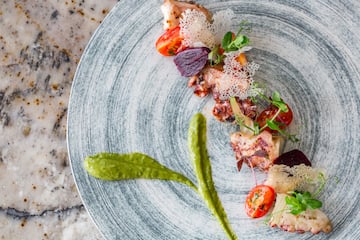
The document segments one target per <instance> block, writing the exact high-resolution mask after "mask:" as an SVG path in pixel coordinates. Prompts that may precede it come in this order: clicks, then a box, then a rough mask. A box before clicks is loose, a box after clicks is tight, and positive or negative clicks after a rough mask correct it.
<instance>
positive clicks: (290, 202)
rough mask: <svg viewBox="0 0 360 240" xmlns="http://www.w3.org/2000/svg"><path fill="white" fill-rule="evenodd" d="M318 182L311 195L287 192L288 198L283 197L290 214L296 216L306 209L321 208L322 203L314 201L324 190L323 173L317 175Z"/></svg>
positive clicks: (308, 193) (324, 179)
mask: <svg viewBox="0 0 360 240" xmlns="http://www.w3.org/2000/svg"><path fill="white" fill-rule="evenodd" d="M318 181H319V183H320V185H319V187H318V189H317V190H316V191H315V193H313V194H311V193H310V192H308V191H306V192H304V193H301V192H297V191H291V192H288V194H289V196H286V197H285V202H286V205H287V209H288V210H289V211H290V213H291V214H294V215H298V214H300V213H302V212H303V211H306V209H317V208H321V207H322V202H321V201H320V200H318V199H316V198H317V197H318V196H319V194H320V192H321V191H322V190H323V189H324V186H325V183H326V178H325V175H324V173H322V172H320V173H319V175H318Z"/></svg>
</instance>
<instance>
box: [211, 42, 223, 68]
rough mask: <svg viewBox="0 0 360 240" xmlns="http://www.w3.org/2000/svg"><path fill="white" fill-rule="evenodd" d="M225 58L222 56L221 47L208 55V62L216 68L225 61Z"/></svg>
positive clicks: (217, 47) (215, 48)
mask: <svg viewBox="0 0 360 240" xmlns="http://www.w3.org/2000/svg"><path fill="white" fill-rule="evenodd" d="M224 58H225V56H224V55H223V54H220V47H219V46H216V47H214V48H213V49H212V50H211V52H209V54H208V60H209V64H210V66H215V65H218V64H220V63H221V62H222V61H223V60H224Z"/></svg>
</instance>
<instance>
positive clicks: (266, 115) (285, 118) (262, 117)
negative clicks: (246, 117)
mask: <svg viewBox="0 0 360 240" xmlns="http://www.w3.org/2000/svg"><path fill="white" fill-rule="evenodd" d="M286 106H287V108H288V111H287V112H280V113H279V115H278V116H277V117H276V118H275V121H276V122H277V123H279V127H280V129H284V128H286V127H287V126H289V125H290V123H291V122H292V120H293V112H292V110H291V108H290V107H289V105H287V104H286ZM278 110H279V109H278V108H277V107H276V106H274V105H270V106H269V107H268V108H266V109H265V110H264V111H262V112H261V113H260V114H259V116H258V117H257V118H256V122H257V123H259V125H260V128H262V127H263V126H265V124H266V120H267V119H268V120H270V119H272V118H273V117H274V115H275V114H276V112H277V111H278ZM265 130H267V131H269V132H272V133H274V132H276V131H274V130H271V129H270V128H265Z"/></svg>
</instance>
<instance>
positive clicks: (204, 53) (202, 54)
mask: <svg viewBox="0 0 360 240" xmlns="http://www.w3.org/2000/svg"><path fill="white" fill-rule="evenodd" d="M209 52H210V50H209V49H208V48H205V47H200V48H189V49H185V50H184V51H181V52H179V53H178V54H177V55H176V56H175V57H174V63H175V65H176V67H177V69H178V70H179V72H180V74H181V76H184V77H192V76H195V75H196V74H198V73H199V72H200V71H201V70H202V69H203V68H204V66H205V64H206V63H207V60H208V54H209Z"/></svg>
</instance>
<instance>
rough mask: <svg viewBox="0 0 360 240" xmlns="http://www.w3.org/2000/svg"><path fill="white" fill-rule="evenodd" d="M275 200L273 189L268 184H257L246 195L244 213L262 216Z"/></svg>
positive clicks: (256, 216)
mask: <svg viewBox="0 0 360 240" xmlns="http://www.w3.org/2000/svg"><path fill="white" fill-rule="evenodd" d="M274 201H275V191H274V189H273V188H272V187H270V186H268V185H257V186H256V187H254V188H253V189H252V190H251V191H250V193H249V194H248V195H247V197H246V202H245V210H246V214H247V215H248V216H249V217H252V218H259V217H262V216H264V215H265V214H266V213H267V212H268V211H269V209H270V208H271V206H272V205H273V203H274Z"/></svg>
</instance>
